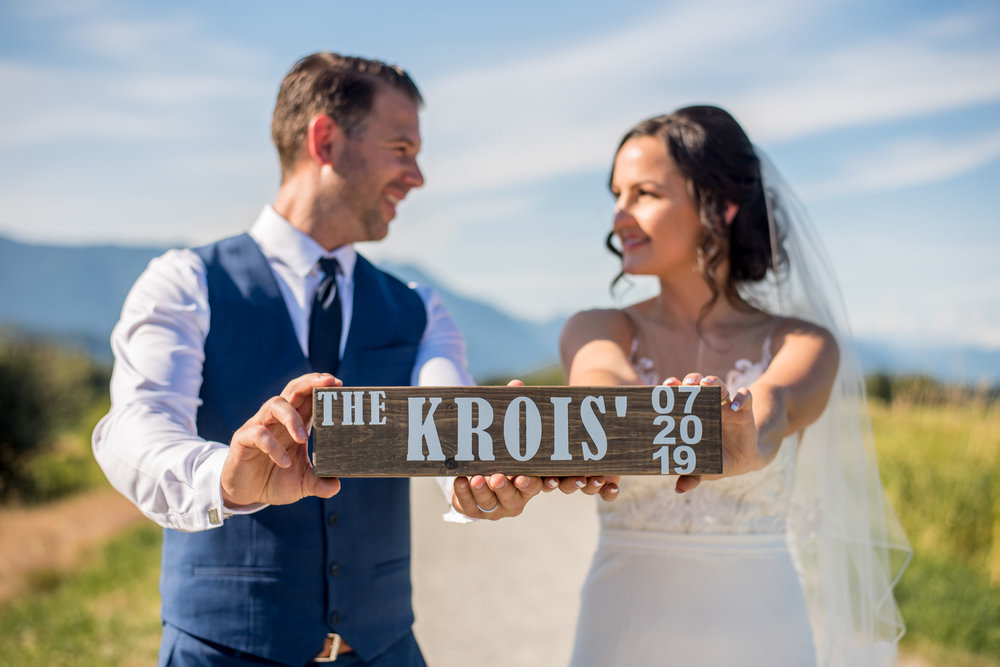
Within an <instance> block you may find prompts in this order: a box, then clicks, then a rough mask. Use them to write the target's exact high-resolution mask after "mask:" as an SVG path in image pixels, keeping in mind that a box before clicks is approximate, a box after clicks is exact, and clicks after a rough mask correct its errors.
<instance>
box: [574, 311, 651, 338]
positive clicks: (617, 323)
mask: <svg viewBox="0 0 1000 667" xmlns="http://www.w3.org/2000/svg"><path fill="white" fill-rule="evenodd" d="M634 336H635V325H634V324H633V323H632V320H631V318H629V316H628V314H627V313H626V312H625V311H623V310H619V309H617V308H594V309H591V310H581V311H580V312H578V313H576V314H574V315H572V316H571V317H570V318H569V319H568V320H566V324H564V325H563V330H562V338H564V339H566V338H607V339H610V340H614V341H621V340H631V339H632V338H633V337H634Z"/></svg>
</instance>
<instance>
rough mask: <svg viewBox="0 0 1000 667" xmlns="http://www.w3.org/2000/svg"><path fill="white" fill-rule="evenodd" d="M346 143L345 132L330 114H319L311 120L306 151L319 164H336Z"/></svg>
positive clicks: (307, 133)
mask: <svg viewBox="0 0 1000 667" xmlns="http://www.w3.org/2000/svg"><path fill="white" fill-rule="evenodd" d="M343 145H344V132H343V130H341V129H340V126H339V125H337V122H336V121H335V120H333V118H331V117H330V115H329V114H318V115H316V116H313V119H312V120H311V121H309V127H308V130H307V132H306V146H305V148H306V151H307V152H308V153H309V157H310V158H312V160H313V161H314V162H316V163H317V164H321V165H322V164H334V163H335V162H336V160H337V157H338V156H339V154H340V151H341V150H342V149H343Z"/></svg>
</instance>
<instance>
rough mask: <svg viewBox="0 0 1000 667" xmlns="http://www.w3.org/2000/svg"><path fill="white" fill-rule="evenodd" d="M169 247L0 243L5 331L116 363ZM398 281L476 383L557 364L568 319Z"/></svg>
mask: <svg viewBox="0 0 1000 667" xmlns="http://www.w3.org/2000/svg"><path fill="white" fill-rule="evenodd" d="M165 250H166V248H163V247H126V246H114V245H94V246H54V245H37V244H29V243H22V242H19V241H15V240H12V239H9V238H4V237H0V326H4V327H13V328H15V329H17V330H21V331H27V332H31V333H38V334H42V335H45V336H47V337H51V338H55V339H58V340H61V341H65V342H70V343H73V344H76V345H79V346H82V347H84V349H86V350H87V351H88V352H89V353H90V354H91V355H92V356H93V357H94V358H95V359H98V360H100V361H110V359H111V349H110V345H109V343H108V339H109V337H110V335H111V329H112V327H113V326H114V324H115V322H117V321H118V317H119V314H120V312H121V307H122V303H123V302H124V301H125V295H126V294H127V293H128V290H129V288H130V287H131V286H132V283H133V282H134V281H135V279H136V278H137V277H138V276H139V274H140V273H142V271H143V269H145V268H146V265H147V264H148V263H149V261H150V260H151V259H153V258H154V257H157V256H158V255H160V254H162V253H163V252H164V251H165ZM383 266H385V268H386V269H387V270H388V271H390V272H391V273H393V274H395V275H396V276H398V277H399V278H401V279H403V280H407V281H411V280H412V281H416V282H420V283H422V284H425V285H429V286H430V287H433V288H434V289H435V290H436V291H437V292H438V293H439V294H440V296H441V299H442V301H443V302H444V304H445V306H446V307H447V308H448V309H449V310H450V311H451V313H452V316H453V317H454V318H455V321H456V322H457V324H458V326H459V328H460V329H461V330H462V332H463V333H464V334H465V337H466V341H467V343H468V357H469V368H470V370H471V371H472V373H473V376H474V377H476V379H477V380H479V381H483V380H487V379H493V378H502V377H514V376H516V375H518V374H523V373H528V372H531V371H534V370H537V369H538V368H540V367H542V366H546V365H550V364H554V363H556V362H557V361H558V353H557V350H556V341H557V338H558V335H559V329H560V328H561V326H562V319H560V318H555V319H553V320H551V321H550V322H547V323H542V324H537V323H534V322H530V321H527V320H522V319H519V318H517V317H514V316H512V315H510V314H508V313H505V312H503V311H501V310H500V309H498V308H495V307H493V306H491V305H489V304H487V303H485V302H482V301H477V300H475V299H472V298H469V297H465V296H461V295H459V294H457V293H456V292H454V291H452V290H450V289H449V288H447V287H445V286H444V285H442V284H440V283H439V282H438V281H436V280H435V279H434V278H432V277H431V276H430V275H429V274H427V273H426V272H424V271H422V270H421V269H419V268H417V267H413V266H405V265H388V264H384V265H383Z"/></svg>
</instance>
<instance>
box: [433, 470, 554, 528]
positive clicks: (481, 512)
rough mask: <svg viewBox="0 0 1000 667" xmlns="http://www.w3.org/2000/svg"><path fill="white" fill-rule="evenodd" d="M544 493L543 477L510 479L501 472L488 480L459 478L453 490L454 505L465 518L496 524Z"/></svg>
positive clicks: (514, 477) (520, 476)
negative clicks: (495, 522) (540, 493)
mask: <svg viewBox="0 0 1000 667" xmlns="http://www.w3.org/2000/svg"><path fill="white" fill-rule="evenodd" d="M541 490H542V478H541V477H528V476H527V475H515V476H513V477H507V476H506V475H503V474H500V473H496V474H493V475H490V476H488V477H487V476H485V475H473V476H472V477H458V478H456V479H455V486H454V489H453V490H452V494H451V504H452V506H453V507H454V508H455V509H457V510H458V511H459V512H461V513H462V514H465V515H466V516H470V517H472V518H474V519H490V520H491V521H495V520H497V519H502V518H504V517H508V516H517V515H518V514H520V513H521V512H522V511H523V510H524V506H525V505H527V504H528V501H529V500H531V499H532V498H533V497H535V496H537V495H538V494H539V492H541Z"/></svg>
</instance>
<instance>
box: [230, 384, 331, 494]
mask: <svg viewBox="0 0 1000 667" xmlns="http://www.w3.org/2000/svg"><path fill="white" fill-rule="evenodd" d="M341 384H342V383H341V381H340V380H338V379H337V378H335V377H333V376H332V375H329V374H326V373H309V374H307V375H302V376H300V377H297V378H295V379H294V380H292V381H291V382H289V383H288V384H287V385H285V388H284V389H283V390H282V391H281V394H280V395H279V396H275V397H273V398H270V399H268V400H267V401H266V402H265V403H264V405H262V406H261V407H260V410H258V411H257V414H255V415H254V416H253V417H251V418H250V419H248V420H247V422H246V423H245V424H243V426H241V427H240V428H239V430H238V431H236V433H234V434H233V439H232V441H231V442H230V443H229V451H228V453H227V454H226V460H225V462H224V463H223V464H222V479H221V483H222V499H223V501H224V502H225V504H226V506H227V507H230V508H235V507H239V506H243V505H253V504H256V503H266V504H270V505H287V504H289V503H294V502H295V501H297V500H299V499H301V498H304V497H306V496H320V497H322V498H329V497H331V496H333V495H334V494H336V493H337V492H338V491H339V490H340V481H339V480H338V479H336V478H332V477H331V478H323V477H317V476H316V474H315V473H314V472H313V468H312V464H311V463H310V462H309V457H308V453H307V451H306V443H307V441H308V439H309V431H308V429H309V426H310V424H311V422H312V390H313V387H337V386H340V385H341Z"/></svg>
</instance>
